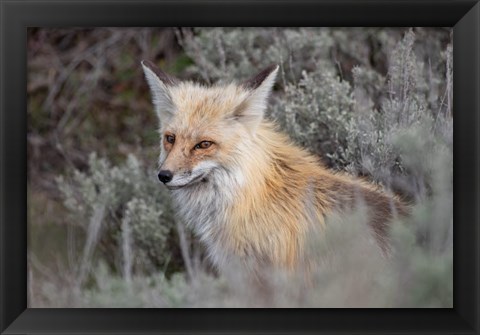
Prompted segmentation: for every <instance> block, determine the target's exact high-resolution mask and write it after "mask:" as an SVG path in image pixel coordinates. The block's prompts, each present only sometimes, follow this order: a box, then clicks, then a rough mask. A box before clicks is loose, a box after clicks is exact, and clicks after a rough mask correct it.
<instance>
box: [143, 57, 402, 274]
mask: <svg viewBox="0 0 480 335" xmlns="http://www.w3.org/2000/svg"><path fill="white" fill-rule="evenodd" d="M142 65H143V68H144V71H145V75H146V78H147V81H148V83H149V86H150V89H151V92H152V97H153V102H154V105H155V109H156V112H157V115H158V117H159V120H160V135H161V138H162V141H161V152H160V157H159V174H158V176H159V179H160V181H162V182H163V183H164V184H165V186H166V187H167V188H169V189H170V190H171V192H172V196H173V198H174V203H175V206H176V211H177V212H178V213H179V215H180V217H181V218H182V219H183V220H184V221H185V222H186V223H187V224H188V225H189V226H190V227H191V228H192V229H193V230H194V232H195V233H196V234H197V236H198V237H199V239H200V240H201V241H202V242H203V243H204V244H205V245H206V249H207V252H208V254H209V257H210V259H211V260H212V262H213V263H214V264H215V265H216V266H217V267H218V268H219V269H220V270H222V268H225V267H226V266H227V265H228V264H230V263H232V262H233V263H237V264H238V263H240V264H243V265H244V266H245V267H246V268H247V269H248V270H251V271H253V272H256V271H258V270H259V269H261V268H264V267H267V266H273V267H276V268H277V267H278V268H283V269H294V268H295V267H296V265H298V264H303V263H305V262H308V260H306V259H305V252H304V251H305V250H304V249H305V240H306V237H307V234H310V232H319V233H320V231H321V229H322V227H323V226H324V224H325V217H326V215H328V214H330V213H332V212H333V211H342V210H345V209H346V208H353V207H355V205H356V204H357V203H358V200H359V199H360V200H361V202H362V203H364V204H366V205H367V207H368V209H369V215H370V221H371V227H372V231H373V233H374V235H375V236H377V237H378V239H379V244H381V245H383V246H384V241H385V240H384V239H383V237H384V236H385V235H386V228H385V227H386V224H387V223H388V221H389V220H391V219H392V218H393V217H394V216H395V215H396V213H403V212H404V206H403V205H402V203H401V202H400V201H399V200H398V199H396V198H395V197H391V196H389V195H387V194H385V193H384V192H382V191H380V190H378V189H377V188H375V187H373V186H372V185H369V184H367V183H365V182H362V181H359V180H356V179H353V178H351V177H349V176H346V175H342V174H337V173H334V172H331V171H329V170H327V169H325V168H323V167H322V165H321V164H320V162H319V161H318V159H317V158H316V157H314V156H312V155H311V154H309V153H308V152H307V151H305V150H304V149H302V148H300V147H298V146H296V145H294V144H293V143H292V142H291V141H290V140H289V138H288V137H287V136H285V135H283V134H282V133H280V132H278V131H277V130H276V129H275V126H274V125H273V124H272V123H271V122H269V121H267V120H265V119H264V112H265V109H266V107H267V103H268V97H269V94H270V92H271V89H272V86H273V83H274V80H275V76H276V74H277V71H278V66H276V67H270V68H267V69H265V70H264V71H262V72H260V73H259V74H258V75H257V76H255V77H253V78H252V79H250V80H249V81H247V82H244V83H242V84H230V85H226V86H214V87H204V86H201V85H198V84H195V83H191V82H180V81H179V80H177V79H175V78H172V77H170V76H168V75H167V74H165V73H164V72H162V71H161V70H159V69H158V68H156V67H155V66H154V65H153V64H152V63H150V62H142Z"/></svg>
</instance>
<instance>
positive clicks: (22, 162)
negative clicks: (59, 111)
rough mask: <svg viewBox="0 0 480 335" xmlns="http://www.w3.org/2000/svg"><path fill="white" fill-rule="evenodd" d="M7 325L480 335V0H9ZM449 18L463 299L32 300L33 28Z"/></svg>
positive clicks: (1, 66) (4, 37)
mask: <svg viewBox="0 0 480 335" xmlns="http://www.w3.org/2000/svg"><path fill="white" fill-rule="evenodd" d="M0 23H1V40H0V52H1V59H0V74H1V78H0V80H1V81H0V88H1V89H0V94H1V95H0V104H1V105H0V107H1V113H0V127H1V132H0V150H1V151H0V155H1V170H0V191H1V192H0V220H1V221H0V262H1V263H0V266H1V267H0V270H1V272H0V299H1V303H0V332H1V334H59V333H78V334H100V333H101V334H110V333H132V334H133V333H135V334H137V333H155V334H159V333H162V334H164V333H175V334H176V333H221V334H229V333H295V334H297V333H355V334H357V333H379V334H385V333H396V334H397V333H398V334H401V333H425V334H426V333H452V334H453V333H455V334H478V333H479V329H480V321H479V320H480V319H479V314H480V311H479V292H480V290H479V283H480V276H479V245H480V241H479V232H480V230H479V220H478V219H479V210H478V209H477V206H478V205H479V202H478V195H479V170H480V166H479V156H478V149H479V136H480V135H479V134H480V127H479V125H480V123H479V115H480V109H479V105H480V102H479V99H480V98H479V96H480V75H479V72H480V38H479V34H480V4H479V3H478V1H473V0H456V1H455V0H448V1H446V0H441V1H433V0H415V1H410V0H403V1H402V0H324V1H322V0H317V1H311V0H297V1H295V0H288V1H287V0H283V1H282V0H278V1H269V0H256V1H252V0H243V1H237V0H233V1H232V0H231V1H224V2H220V1H216V0H210V1H206V0H198V1H192V0H187V1H182V0H177V1H145V0H141V1H135V0H115V1H110V0H107V1H105V0H104V1H89V0H85V1H56V0H50V1H47V0H37V1H24V0H0ZM34 26H44V27H74V26H75V27H79V26H81V27H86V26H90V27H100V26H116V27H119V26H391V27H393V26H397V27H398V26H444V27H445V26H449V27H453V35H454V48H453V50H454V71H453V73H454V86H453V89H454V110H453V112H454V114H455V116H454V118H455V121H454V223H455V224H454V306H453V308H451V309H222V310H219V309H196V310H193V309H181V310H177V309H32V308H30V309H28V308H27V200H26V199H27V197H26V192H27V182H26V176H27V156H26V146H27V142H26V106H27V104H26V82H27V80H26V78H27V76H26V37H27V34H26V29H27V27H34Z"/></svg>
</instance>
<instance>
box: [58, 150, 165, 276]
mask: <svg viewBox="0 0 480 335" xmlns="http://www.w3.org/2000/svg"><path fill="white" fill-rule="evenodd" d="M58 186H59V189H60V191H61V192H62V193H63V195H64V204H65V206H66V207H67V208H68V209H69V210H70V212H71V213H72V220H73V222H75V223H77V224H79V225H81V226H83V227H84V228H85V230H86V231H87V236H88V237H91V239H90V240H91V243H92V244H97V242H98V241H100V240H102V239H103V240H104V241H106V242H107V243H104V245H105V246H106V247H105V248H106V250H103V251H104V254H105V255H104V257H106V258H107V259H108V261H109V262H110V263H112V264H117V267H118V270H123V271H124V272H125V271H127V272H130V271H131V268H130V269H123V266H124V265H125V262H127V263H128V262H130V263H129V264H130V265H131V267H133V268H137V269H141V270H152V269H153V268H155V267H157V266H160V265H163V266H165V265H166V264H167V263H168V261H169V260H170V257H171V251H172V250H171V248H172V247H173V246H172V243H171V242H172V241H171V239H172V228H173V227H174V221H173V216H172V211H171V209H170V200H169V197H168V195H167V194H166V191H165V190H164V189H163V188H161V187H158V186H159V185H158V184H157V183H156V181H155V177H154V176H153V175H150V174H149V173H147V172H146V170H145V169H144V168H143V167H142V165H141V163H140V162H139V161H138V160H137V158H135V156H133V155H130V156H129V157H128V159H127V161H126V162H125V163H124V164H123V165H120V166H112V165H111V164H110V163H109V162H108V161H107V160H106V159H104V158H98V157H97V155H96V154H91V155H90V157H89V170H88V171H87V172H81V171H79V170H74V171H73V173H72V177H71V178H65V177H60V178H58ZM98 213H102V214H101V215H98ZM93 218H94V219H93ZM95 225H96V226H97V227H96V228H95V227H94V226H95ZM88 243H89V239H88V238H87V244H88ZM94 247H95V246H94V245H92V246H91V247H90V248H91V249H92V248H94ZM86 252H87V253H88V252H89V251H88V250H87V251H86ZM88 256H89V255H84V257H88ZM126 258H128V259H126ZM83 261H84V262H88V261H89V260H88V259H84V260H83Z"/></svg>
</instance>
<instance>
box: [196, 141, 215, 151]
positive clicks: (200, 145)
mask: <svg viewBox="0 0 480 335" xmlns="http://www.w3.org/2000/svg"><path fill="white" fill-rule="evenodd" d="M212 144H213V142H211V141H202V142H200V143H198V144H197V145H195V147H194V149H195V150H197V149H207V148H209V147H210V146H211V145H212Z"/></svg>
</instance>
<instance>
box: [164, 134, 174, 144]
mask: <svg viewBox="0 0 480 335" xmlns="http://www.w3.org/2000/svg"><path fill="white" fill-rule="evenodd" d="M165 139H166V140H167V142H168V143H170V144H173V143H175V135H170V134H169V135H165Z"/></svg>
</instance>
